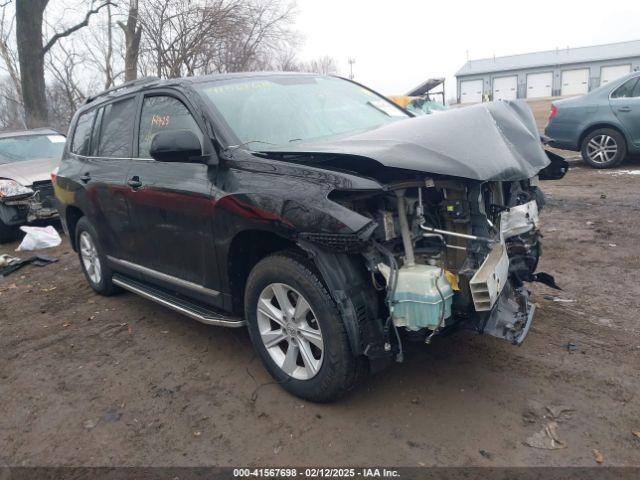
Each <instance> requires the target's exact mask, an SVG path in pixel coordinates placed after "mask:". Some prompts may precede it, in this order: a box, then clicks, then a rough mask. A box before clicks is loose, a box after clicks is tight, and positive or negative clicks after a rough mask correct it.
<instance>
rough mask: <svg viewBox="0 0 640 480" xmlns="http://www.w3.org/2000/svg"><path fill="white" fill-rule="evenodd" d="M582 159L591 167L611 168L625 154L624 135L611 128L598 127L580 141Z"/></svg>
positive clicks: (619, 162) (618, 163)
mask: <svg viewBox="0 0 640 480" xmlns="http://www.w3.org/2000/svg"><path fill="white" fill-rule="evenodd" d="M581 151H582V159H583V160H584V161H585V163H586V164H587V165H590V166H591V167H593V168H613V167H617V166H618V165H620V164H621V163H622V161H623V160H624V158H625V156H626V155H627V142H626V141H625V139H624V136H623V135H622V134H621V133H620V132H618V131H617V130H613V129H612V128H599V129H598V130H594V131H593V132H591V133H590V134H589V135H587V136H586V137H585V138H584V140H583V141H582V146H581Z"/></svg>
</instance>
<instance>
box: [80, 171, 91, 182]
mask: <svg viewBox="0 0 640 480" xmlns="http://www.w3.org/2000/svg"><path fill="white" fill-rule="evenodd" d="M89 180H91V175H89V172H87V173H85V174H84V175H82V176H81V177H80V181H81V182H82V183H89Z"/></svg>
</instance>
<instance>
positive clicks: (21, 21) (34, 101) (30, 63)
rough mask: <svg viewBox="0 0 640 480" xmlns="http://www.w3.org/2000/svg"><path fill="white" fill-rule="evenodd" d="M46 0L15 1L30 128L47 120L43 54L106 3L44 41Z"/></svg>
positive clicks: (20, 58) (74, 30)
mask: <svg viewBox="0 0 640 480" xmlns="http://www.w3.org/2000/svg"><path fill="white" fill-rule="evenodd" d="M48 3H49V0H19V1H18V2H16V40H17V43H18V59H19V63H20V73H21V75H20V77H21V78H20V80H21V87H22V97H23V100H24V108H25V117H26V121H27V126H28V127H29V128H33V127H38V126H42V125H46V124H47V123H48V117H49V116H48V107H47V96H46V86H45V79H44V64H45V55H46V53H47V52H49V50H51V48H52V47H53V46H54V45H55V44H56V43H58V41H59V40H60V39H62V38H65V37H68V36H70V35H72V34H73V33H75V32H76V31H78V30H80V29H81V28H84V27H86V26H87V25H89V19H90V18H91V16H92V15H94V14H96V13H98V12H99V11H100V10H101V9H102V8H104V7H105V6H107V5H113V2H111V1H110V0H104V1H103V2H102V3H101V4H100V5H98V6H95V2H93V1H92V8H91V9H90V10H88V11H87V13H86V15H85V17H84V19H83V20H82V21H81V22H79V23H77V24H75V25H73V26H71V27H68V28H66V29H64V30H62V31H60V32H57V33H55V34H54V35H53V36H52V37H51V38H50V39H49V41H47V43H46V44H45V43H44V42H43V38H42V24H43V20H44V10H45V8H47V4H48Z"/></svg>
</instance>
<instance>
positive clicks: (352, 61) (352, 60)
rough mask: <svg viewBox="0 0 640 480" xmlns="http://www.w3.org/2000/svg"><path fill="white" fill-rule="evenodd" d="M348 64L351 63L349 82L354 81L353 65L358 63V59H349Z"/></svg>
mask: <svg viewBox="0 0 640 480" xmlns="http://www.w3.org/2000/svg"><path fill="white" fill-rule="evenodd" d="M347 62H348V63H349V80H353V64H354V63H356V59H355V58H353V57H349V59H348V60H347Z"/></svg>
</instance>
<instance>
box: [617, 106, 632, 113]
mask: <svg viewBox="0 0 640 480" xmlns="http://www.w3.org/2000/svg"><path fill="white" fill-rule="evenodd" d="M618 111H619V112H630V111H631V107H620V108H618Z"/></svg>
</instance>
